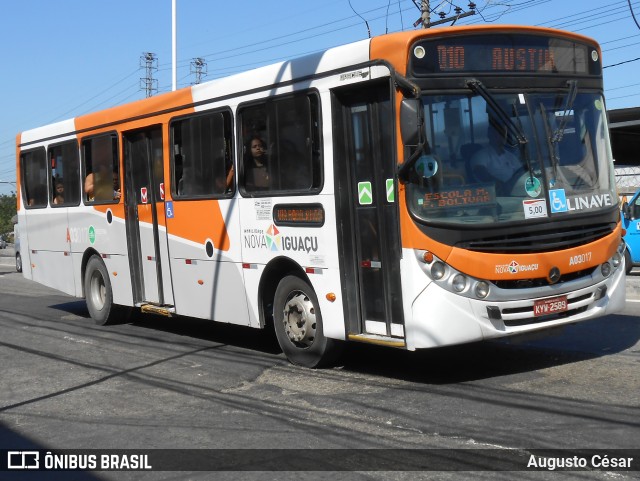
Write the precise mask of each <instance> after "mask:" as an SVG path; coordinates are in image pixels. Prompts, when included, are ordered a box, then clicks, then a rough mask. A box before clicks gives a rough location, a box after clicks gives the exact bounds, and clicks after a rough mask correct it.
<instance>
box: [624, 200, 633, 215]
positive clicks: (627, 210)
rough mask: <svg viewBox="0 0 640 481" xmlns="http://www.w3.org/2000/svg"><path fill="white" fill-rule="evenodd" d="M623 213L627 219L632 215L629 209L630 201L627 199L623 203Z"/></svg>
mask: <svg viewBox="0 0 640 481" xmlns="http://www.w3.org/2000/svg"><path fill="white" fill-rule="evenodd" d="M622 215H623V216H624V218H625V219H629V218H630V217H631V209H629V202H627V201H626V200H625V201H624V203H623V204H622Z"/></svg>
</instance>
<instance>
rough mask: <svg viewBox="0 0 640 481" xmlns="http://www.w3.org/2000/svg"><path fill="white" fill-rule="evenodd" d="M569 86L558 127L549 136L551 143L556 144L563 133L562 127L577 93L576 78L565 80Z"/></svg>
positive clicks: (563, 127)
mask: <svg viewBox="0 0 640 481" xmlns="http://www.w3.org/2000/svg"><path fill="white" fill-rule="evenodd" d="M567 85H568V86H569V93H567V98H566V100H565V103H564V109H563V110H562V118H561V119H560V123H559V124H558V128H557V129H556V130H555V132H554V133H553V135H552V137H551V139H550V140H551V143H553V144H557V143H559V142H560V141H561V140H562V136H563V135H564V129H565V127H566V126H567V121H568V118H569V112H571V110H572V109H573V103H574V102H575V101H576V95H577V94H578V82H577V81H576V80H569V81H568V82H567Z"/></svg>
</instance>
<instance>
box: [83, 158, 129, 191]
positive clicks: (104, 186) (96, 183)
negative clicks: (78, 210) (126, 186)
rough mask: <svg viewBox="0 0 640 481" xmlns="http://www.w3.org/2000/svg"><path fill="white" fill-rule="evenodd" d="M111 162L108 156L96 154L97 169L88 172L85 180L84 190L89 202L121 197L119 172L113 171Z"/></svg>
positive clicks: (95, 166) (95, 164) (95, 163)
mask: <svg viewBox="0 0 640 481" xmlns="http://www.w3.org/2000/svg"><path fill="white" fill-rule="evenodd" d="M109 164H110V162H109V159H108V158H102V157H100V156H96V161H95V162H94V168H95V170H94V171H93V172H91V173H90V174H87V177H86V179H85V181H84V190H85V192H86V193H87V200H88V201H89V202H94V201H108V200H118V199H119V198H120V197H121V193H120V189H119V187H120V182H119V181H118V185H117V187H118V188H117V189H116V179H117V178H118V172H117V171H113V170H112V169H111V168H110V165H109Z"/></svg>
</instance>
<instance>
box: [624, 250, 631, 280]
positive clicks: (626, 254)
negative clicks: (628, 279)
mask: <svg viewBox="0 0 640 481" xmlns="http://www.w3.org/2000/svg"><path fill="white" fill-rule="evenodd" d="M624 268H625V272H626V273H627V274H629V272H631V269H633V262H632V261H631V254H629V249H625V250H624Z"/></svg>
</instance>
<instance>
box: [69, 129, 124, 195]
mask: <svg viewBox="0 0 640 481" xmlns="http://www.w3.org/2000/svg"><path fill="white" fill-rule="evenodd" d="M107 136H108V137H111V138H112V139H113V138H115V141H116V145H115V154H116V158H115V160H116V162H115V165H117V167H118V178H119V180H120V185H121V186H122V169H121V160H122V159H121V152H120V149H121V140H120V135H119V133H118V131H116V130H110V131H108V132H100V133H99V134H95V135H88V136H86V137H83V138H82V139H80V142H79V148H80V184H81V185H80V193H81V195H80V197H81V198H82V203H83V204H84V205H87V206H94V205H112V204H119V203H120V201H121V200H122V197H120V198H119V199H113V200H98V201H96V200H89V197H88V196H87V192H86V190H85V187H84V184H85V181H86V179H87V175H89V174H90V173H92V172H93V170H92V171H91V172H89V173H87V162H86V154H85V143H86V142H88V141H94V140H95V139H98V138H101V137H107ZM112 149H113V147H112ZM113 160H114V159H113V158H112V159H111V161H112V163H113ZM92 164H93V160H92ZM92 168H93V165H92Z"/></svg>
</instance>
